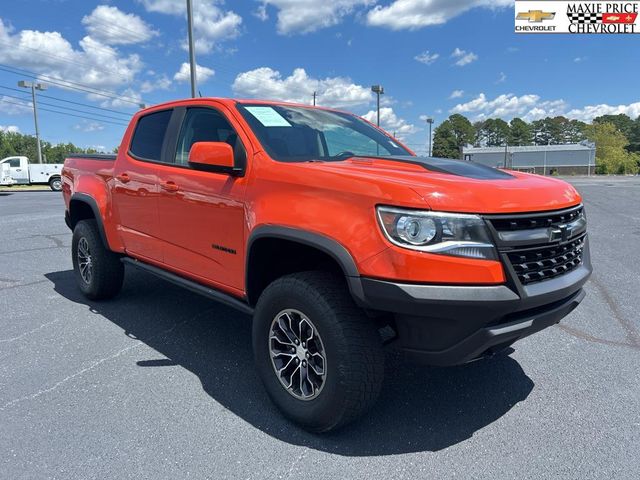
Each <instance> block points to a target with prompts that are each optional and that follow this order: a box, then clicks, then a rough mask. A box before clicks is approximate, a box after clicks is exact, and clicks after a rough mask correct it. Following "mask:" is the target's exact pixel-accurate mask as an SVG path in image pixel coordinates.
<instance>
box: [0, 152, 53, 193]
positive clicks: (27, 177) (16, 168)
mask: <svg viewBox="0 0 640 480" xmlns="http://www.w3.org/2000/svg"><path fill="white" fill-rule="evenodd" d="M2 165H8V166H9V175H10V176H11V178H12V179H13V181H12V182H11V184H13V185H49V188H51V190H53V191H54V192H59V191H60V190H62V182H61V181H60V172H61V171H62V167H63V165H62V164H61V163H31V162H29V159H28V158H27V157H24V156H15V157H7V158H3V159H2V160H0V166H2Z"/></svg>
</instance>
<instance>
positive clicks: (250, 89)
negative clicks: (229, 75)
mask: <svg viewBox="0 0 640 480" xmlns="http://www.w3.org/2000/svg"><path fill="white" fill-rule="evenodd" d="M232 88H233V91H234V92H236V93H237V94H239V95H243V96H249V97H257V98H268V99H274V100H284V101H290V102H296V103H307V104H309V103H311V102H312V95H313V92H314V91H315V92H317V94H318V100H317V103H318V105H322V106H327V107H351V106H354V105H362V104H367V103H369V102H370V101H371V98H372V96H371V91H370V90H369V88H368V87H364V86H361V85H357V84H354V83H353V82H352V81H351V79H349V78H346V77H328V78H324V79H314V78H311V77H309V76H308V75H307V72H306V71H305V70H304V69H303V68H296V69H295V70H294V71H293V73H292V74H291V75H290V76H288V77H285V78H283V77H282V75H281V74H280V72H278V71H277V70H273V69H271V68H268V67H262V68H256V69H255V70H250V71H248V72H244V73H241V74H239V75H238V76H237V77H236V79H235V80H234V82H233V85H232Z"/></svg>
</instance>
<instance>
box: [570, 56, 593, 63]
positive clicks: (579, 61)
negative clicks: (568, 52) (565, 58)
mask: <svg viewBox="0 0 640 480" xmlns="http://www.w3.org/2000/svg"><path fill="white" fill-rule="evenodd" d="M588 58H589V57H576V58H574V59H573V61H574V62H575V63H582V62H585V61H586V60H587V59H588Z"/></svg>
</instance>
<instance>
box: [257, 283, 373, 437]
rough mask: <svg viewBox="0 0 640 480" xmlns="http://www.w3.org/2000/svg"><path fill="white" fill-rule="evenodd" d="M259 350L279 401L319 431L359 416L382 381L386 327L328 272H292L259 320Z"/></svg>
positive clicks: (267, 296)
mask: <svg viewBox="0 0 640 480" xmlns="http://www.w3.org/2000/svg"><path fill="white" fill-rule="evenodd" d="M253 349H254V355H255V361H256V368H257V370H258V373H259V375H260V377H261V379H262V381H263V383H264V385H265V388H266V390H267V392H268V394H269V396H270V397H271V399H272V400H273V402H274V403H275V404H276V405H277V406H278V408H279V409H280V410H281V411H282V412H283V414H284V415H285V416H286V417H288V418H289V419H291V420H293V421H294V422H296V423H298V424H299V425H301V426H302V427H304V428H305V429H307V430H310V431H313V432H328V431H330V430H335V429H338V428H340V427H343V426H344V425H346V424H348V423H350V422H352V421H354V420H355V419H356V418H358V417H359V416H361V415H362V414H363V413H364V412H365V411H366V410H367V409H368V408H369V407H371V405H373V403H374V402H375V401H376V399H377V397H378V394H379V392H380V388H381V386H382V381H383V377H384V353H383V350H382V344H381V341H380V336H379V334H378V331H377V329H376V327H375V325H374V323H373V322H372V321H371V320H370V319H369V318H367V317H366V315H365V314H364V312H363V311H362V310H361V309H360V308H358V307H357V306H356V305H355V303H354V302H353V300H352V298H351V296H350V295H349V291H348V288H347V286H346V285H345V284H344V281H342V280H341V279H340V278H337V277H335V276H333V275H331V274H328V273H324V272H303V273H296V274H292V275H287V276H284V277H282V278H280V279H278V280H276V281H274V282H273V283H272V284H271V285H269V286H268V287H267V288H266V289H265V291H264V292H263V293H262V295H261V296H260V299H259V300H258V304H257V306H256V310H255V315H254V319H253Z"/></svg>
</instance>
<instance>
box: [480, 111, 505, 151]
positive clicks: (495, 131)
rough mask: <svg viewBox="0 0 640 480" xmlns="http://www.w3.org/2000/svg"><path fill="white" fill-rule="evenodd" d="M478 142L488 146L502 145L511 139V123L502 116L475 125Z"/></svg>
mask: <svg viewBox="0 0 640 480" xmlns="http://www.w3.org/2000/svg"><path fill="white" fill-rule="evenodd" d="M474 127H475V129H476V143H478V144H480V145H483V146H487V147H501V146H503V145H505V144H506V143H507V141H508V140H509V133H510V132H509V124H508V123H507V122H505V121H504V120H502V119H501V118H489V119H487V120H485V121H483V122H477V123H476V124H475V125H474Z"/></svg>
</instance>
